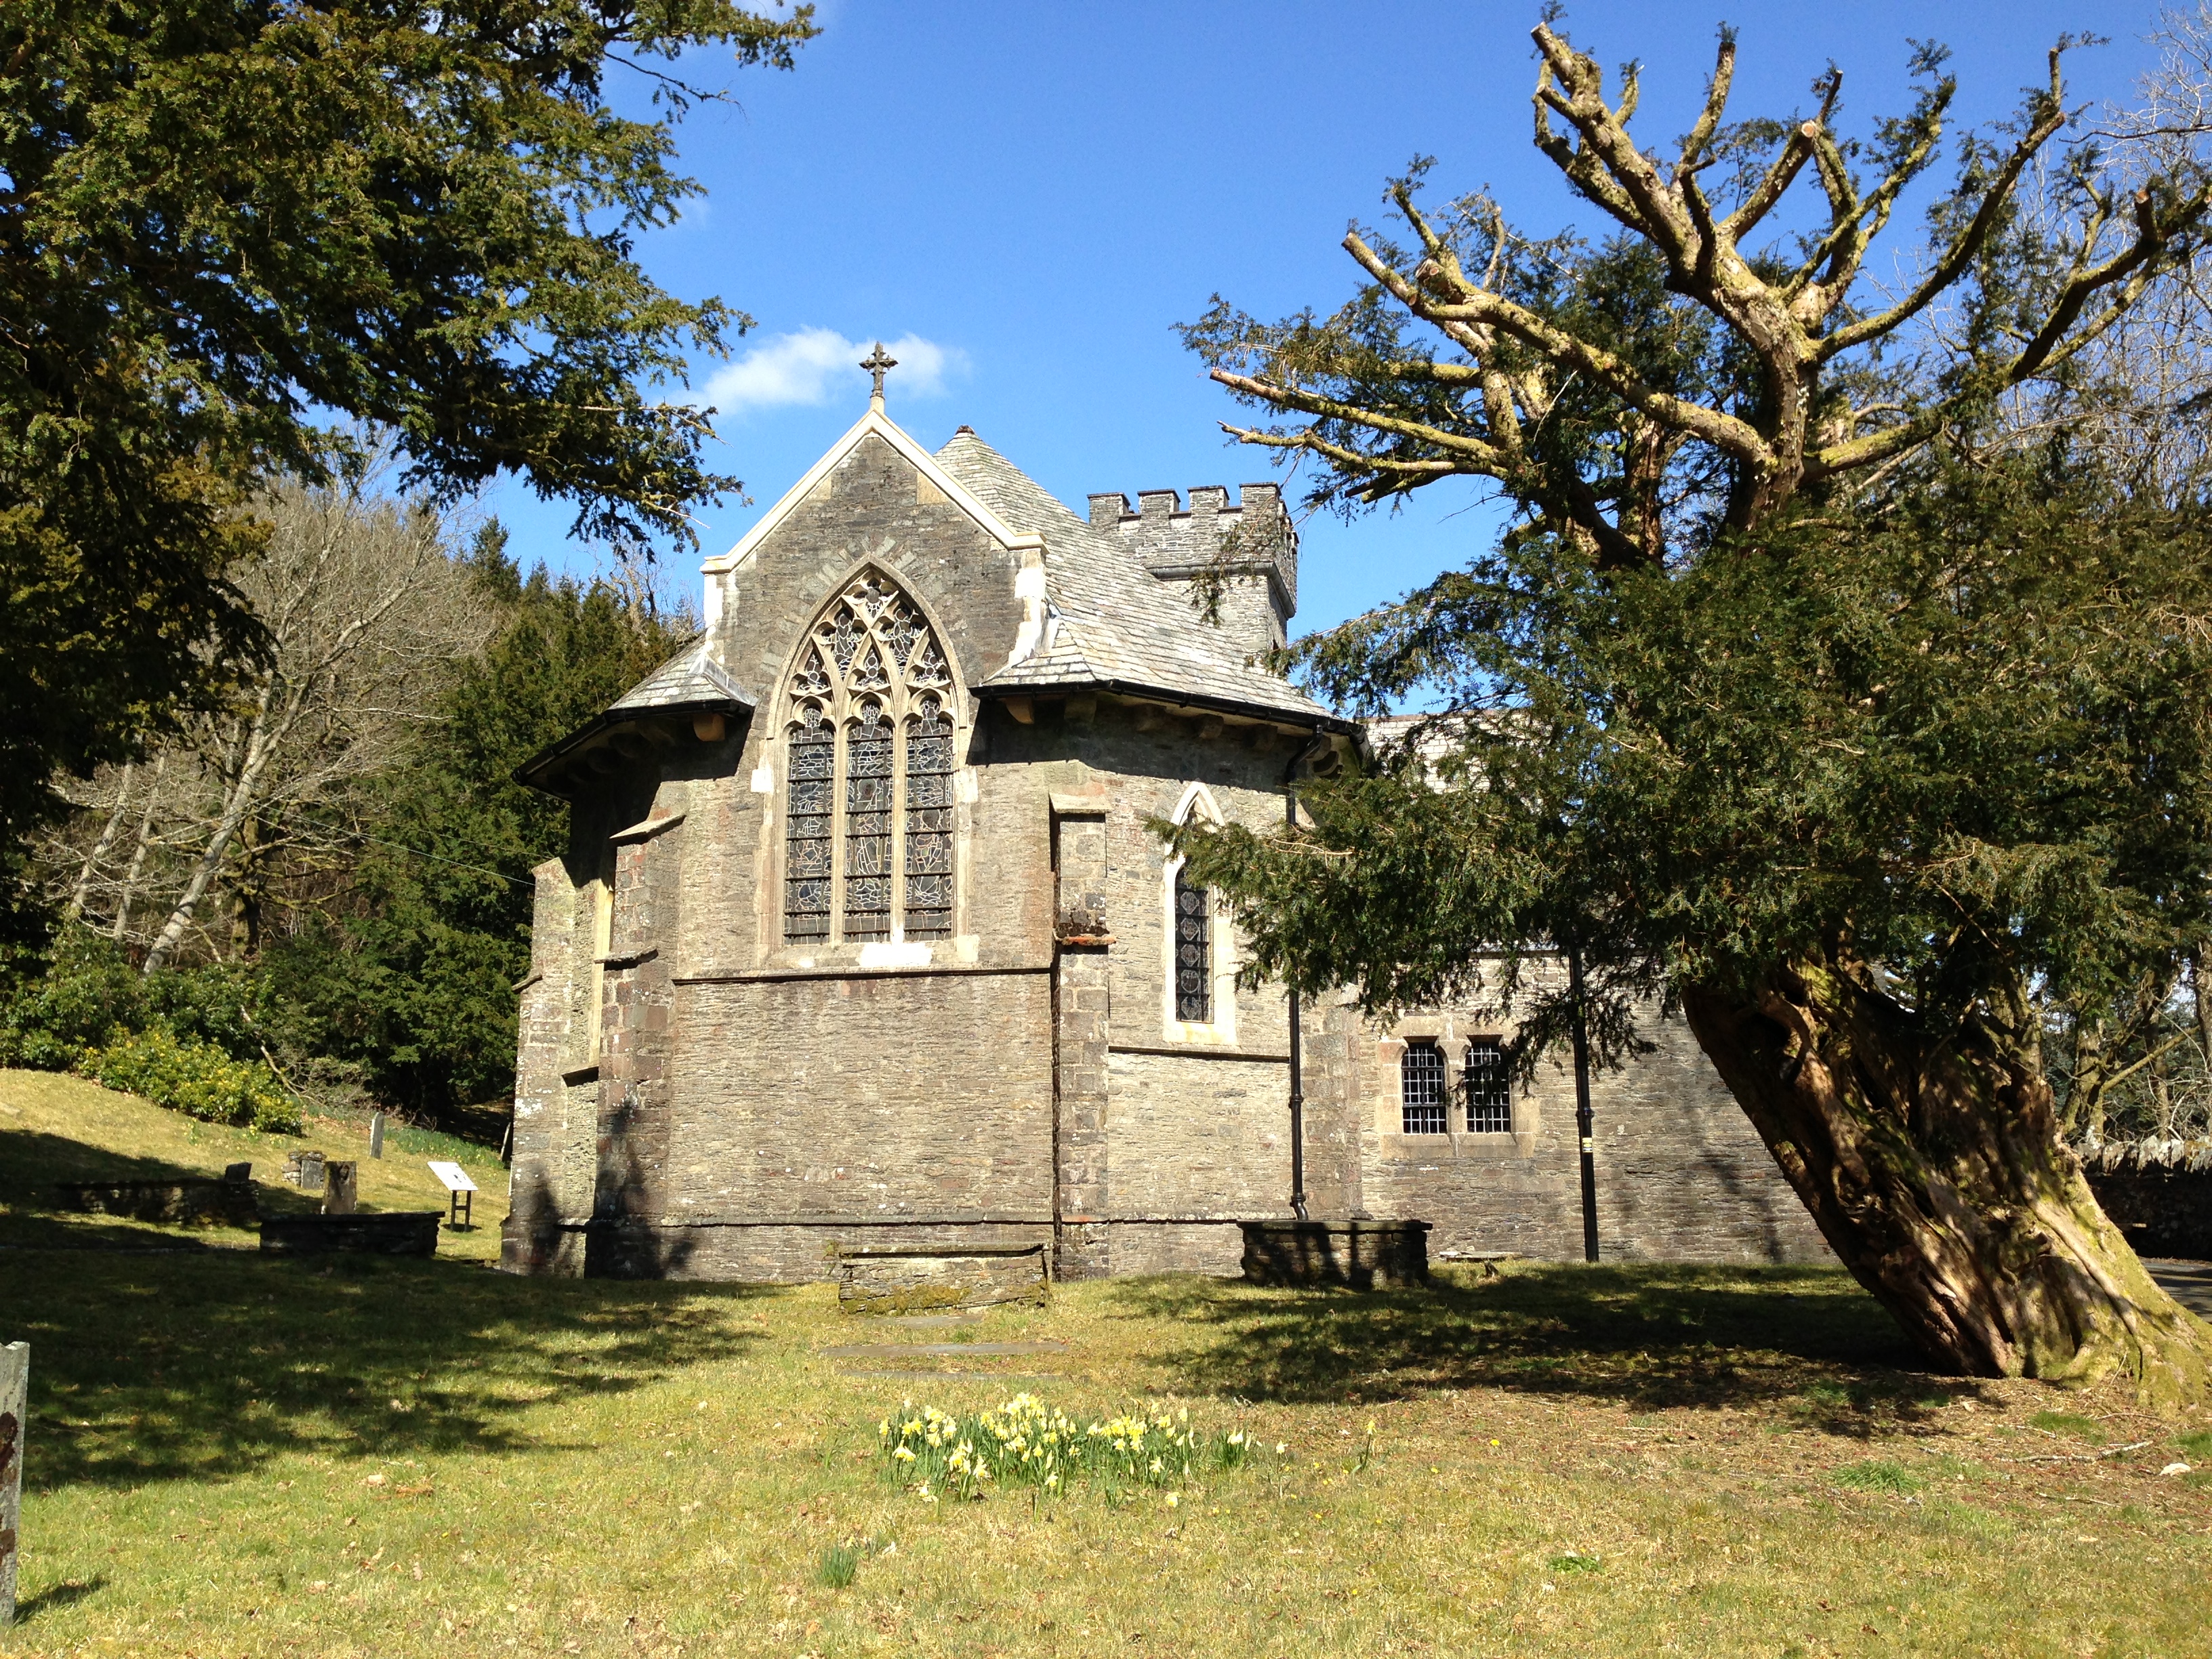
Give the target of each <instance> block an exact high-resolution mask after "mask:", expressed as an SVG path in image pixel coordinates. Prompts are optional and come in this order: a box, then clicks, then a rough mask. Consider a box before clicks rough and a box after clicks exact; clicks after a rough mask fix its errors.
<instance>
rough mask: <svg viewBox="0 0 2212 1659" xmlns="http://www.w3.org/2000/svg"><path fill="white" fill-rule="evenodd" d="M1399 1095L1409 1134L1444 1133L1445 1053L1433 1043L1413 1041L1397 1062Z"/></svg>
mask: <svg viewBox="0 0 2212 1659" xmlns="http://www.w3.org/2000/svg"><path fill="white" fill-rule="evenodd" d="M1398 1092H1399V1098H1400V1103H1401V1107H1402V1109H1403V1111H1404V1119H1403V1121H1404V1124H1405V1129H1406V1133H1407V1134H1409V1135H1440V1134H1442V1133H1443V1132H1444V1051H1443V1049H1441V1048H1437V1045H1436V1044H1435V1043H1433V1042H1416V1043H1413V1044H1410V1045H1409V1046H1408V1047H1407V1049H1406V1057H1405V1058H1404V1059H1403V1060H1400V1061H1399V1062H1398Z"/></svg>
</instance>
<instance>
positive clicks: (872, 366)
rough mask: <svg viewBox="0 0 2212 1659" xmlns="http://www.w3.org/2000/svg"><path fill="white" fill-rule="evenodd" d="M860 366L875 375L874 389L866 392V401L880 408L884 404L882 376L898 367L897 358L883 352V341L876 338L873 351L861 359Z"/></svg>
mask: <svg viewBox="0 0 2212 1659" xmlns="http://www.w3.org/2000/svg"><path fill="white" fill-rule="evenodd" d="M860 367H861V368H865V369H866V370H867V371H868V373H869V374H872V375H874V376H875V377H876V389H875V390H874V391H873V392H870V393H869V394H868V401H869V402H870V403H871V404H874V405H875V406H876V407H877V408H878V409H881V408H882V407H883V406H884V375H885V374H888V373H889V372H890V370H892V369H894V368H897V367H898V359H897V358H896V357H894V356H890V355H889V354H888V353H887V352H885V351H884V343H883V342H882V341H881V340H878V341H877V342H876V349H875V350H874V352H873V353H872V355H871V356H868V357H866V359H864V360H863V361H862V362H861V364H860Z"/></svg>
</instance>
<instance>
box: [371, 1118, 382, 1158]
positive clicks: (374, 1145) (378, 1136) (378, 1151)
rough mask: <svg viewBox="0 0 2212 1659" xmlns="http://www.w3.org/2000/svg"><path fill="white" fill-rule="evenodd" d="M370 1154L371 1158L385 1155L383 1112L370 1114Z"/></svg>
mask: <svg viewBox="0 0 2212 1659" xmlns="http://www.w3.org/2000/svg"><path fill="white" fill-rule="evenodd" d="M368 1155H369V1156H370V1157H371V1158H382V1157H383V1156H384V1114H383V1113H381V1112H372V1113H371V1114H369V1119H368Z"/></svg>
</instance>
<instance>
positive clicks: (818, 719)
mask: <svg viewBox="0 0 2212 1659" xmlns="http://www.w3.org/2000/svg"><path fill="white" fill-rule="evenodd" d="M952 684H953V682H952V671H951V665H949V664H948V663H947V662H946V660H945V652H944V649H943V647H941V646H939V643H938V641H937V638H936V636H935V635H934V634H933V633H932V631H931V629H930V626H929V623H928V621H927V618H926V617H923V616H922V614H921V611H920V609H919V608H917V607H916V606H915V605H914V603H913V602H912V601H911V600H909V599H907V597H906V596H905V595H904V594H902V593H901V592H899V591H898V589H897V588H896V586H894V585H893V584H892V583H891V582H890V581H889V580H887V579H885V578H884V577H882V576H879V575H876V574H869V575H867V576H864V577H862V578H861V579H860V580H858V581H855V582H854V583H853V584H852V585H851V586H848V588H847V589H846V590H845V591H844V592H842V593H841V594H839V595H838V596H837V598H836V600H835V601H834V602H833V603H832V604H831V605H829V609H828V610H826V611H824V612H823V615H822V616H821V617H820V618H819V619H818V620H817V622H816V623H815V625H814V627H813V629H811V631H810V633H809V635H808V639H807V642H806V644H805V647H803V648H802V649H801V651H800V653H799V664H798V666H797V667H796V668H795V669H793V673H792V681H791V686H790V690H789V692H788V696H789V698H790V705H789V708H790V712H789V714H788V717H787V725H786V726H785V738H786V744H787V768H788V773H787V776H788V781H787V794H786V802H787V808H786V818H785V831H784V836H785V841H784V901H783V908H784V926H783V933H784V938H785V939H786V940H787V942H789V943H791V944H794V945H826V944H829V943H831V942H833V941H835V940H846V941H850V942H853V943H863V942H866V941H870V940H881V939H949V938H951V934H952V927H953V916H952V908H953V880H952V876H953V870H952V857H953V844H952V773H953V753H954V749H953V737H954V733H953V716H952V713H951V709H952V708H953V700H952V697H951V691H952Z"/></svg>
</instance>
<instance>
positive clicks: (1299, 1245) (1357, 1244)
mask: <svg viewBox="0 0 2212 1659" xmlns="http://www.w3.org/2000/svg"><path fill="white" fill-rule="evenodd" d="M1237 1225H1238V1226H1239V1227H1242V1228H1243V1230H1244V1279H1245V1282H1246V1283H1248V1284H1252V1285H1346V1286H1348V1287H1350V1288H1351V1289H1352V1290H1355V1291H1372V1290H1389V1289H1395V1288H1397V1287H1399V1286H1402V1285H1425V1284H1427V1283H1428V1279H1429V1224H1428V1223H1427V1222H1425V1221H1297V1220H1283V1221H1240V1222H1238V1223H1237Z"/></svg>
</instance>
